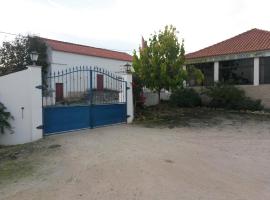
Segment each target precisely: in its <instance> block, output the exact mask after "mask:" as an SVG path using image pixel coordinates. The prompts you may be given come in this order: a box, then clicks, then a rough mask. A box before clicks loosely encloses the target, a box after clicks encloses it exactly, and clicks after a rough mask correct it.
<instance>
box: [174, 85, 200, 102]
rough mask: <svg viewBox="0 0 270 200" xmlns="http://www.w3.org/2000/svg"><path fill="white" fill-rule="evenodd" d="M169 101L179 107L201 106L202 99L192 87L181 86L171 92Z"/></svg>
mask: <svg viewBox="0 0 270 200" xmlns="http://www.w3.org/2000/svg"><path fill="white" fill-rule="evenodd" d="M170 103H171V104H172V105H175V106H179V107H197V106H201V103H202V101H201V98H200V96H199V94H198V93H197V92H196V91H195V90H194V89H192V88H181V89H178V90H176V91H174V92H173V93H172V94H171V96H170Z"/></svg>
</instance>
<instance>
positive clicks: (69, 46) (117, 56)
mask: <svg viewBox="0 0 270 200" xmlns="http://www.w3.org/2000/svg"><path fill="white" fill-rule="evenodd" d="M42 39H43V40H44V41H45V42H46V43H47V45H49V46H50V47H51V48H52V49H53V50H55V51H63V52H68V53H75V54H81V55H87V56H95V57H102V58H109V59H114V60H123V61H129V62H131V61H132V56H131V55H129V54H127V53H124V52H119V51H112V50H108V49H102V48H96V47H91V46H85V45H79V44H73V43H69V42H62V41H58V40H52V39H47V38H42Z"/></svg>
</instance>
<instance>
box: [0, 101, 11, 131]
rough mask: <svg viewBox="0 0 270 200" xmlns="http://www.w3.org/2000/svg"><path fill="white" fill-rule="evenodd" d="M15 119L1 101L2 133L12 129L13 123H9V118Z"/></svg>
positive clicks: (0, 123) (0, 119)
mask: <svg viewBox="0 0 270 200" xmlns="http://www.w3.org/2000/svg"><path fill="white" fill-rule="evenodd" d="M10 119H13V117H12V116H11V114H10V112H8V111H7V110H6V107H5V106H4V104H2V103H1V102H0V133H2V134H3V133H4V131H5V130H6V129H9V130H10V129H11V128H12V127H11V125H10V123H9V120H10Z"/></svg>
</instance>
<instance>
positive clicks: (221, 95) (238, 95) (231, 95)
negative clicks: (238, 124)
mask: <svg viewBox="0 0 270 200" xmlns="http://www.w3.org/2000/svg"><path fill="white" fill-rule="evenodd" d="M205 93H206V94H207V95H208V96H209V97H210V99H211V101H210V103H209V105H208V106H209V107H212V108H225V109H232V110H251V111H255V110H262V109H263V106H262V104H261V101H260V100H252V99H251V98H249V97H246V94H245V91H244V90H242V89H240V88H237V87H235V86H233V85H227V84H221V83H218V84H215V85H214V86H212V87H209V88H208V89H207V90H206V92H205Z"/></svg>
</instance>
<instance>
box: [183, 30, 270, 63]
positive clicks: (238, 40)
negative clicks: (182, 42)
mask: <svg viewBox="0 0 270 200" xmlns="http://www.w3.org/2000/svg"><path fill="white" fill-rule="evenodd" d="M264 50H270V31H264V30H260V29H256V28H255V29H251V30H249V31H246V32H244V33H241V34H239V35H237V36H235V37H232V38H230V39H227V40H224V41H222V42H220V43H217V44H214V45H212V46H209V47H206V48H204V49H201V50H199V51H195V52H193V53H189V54H187V55H186V59H187V60H191V59H196V58H204V57H214V56H221V55H228V54H238V53H247V52H255V51H264Z"/></svg>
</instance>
